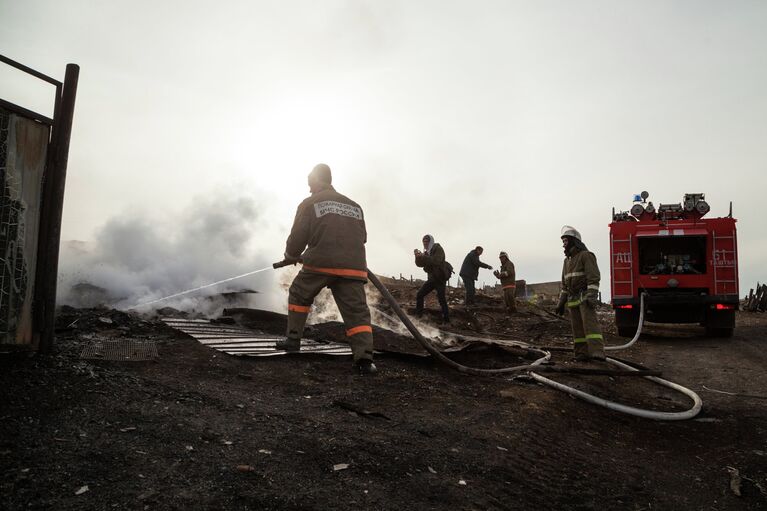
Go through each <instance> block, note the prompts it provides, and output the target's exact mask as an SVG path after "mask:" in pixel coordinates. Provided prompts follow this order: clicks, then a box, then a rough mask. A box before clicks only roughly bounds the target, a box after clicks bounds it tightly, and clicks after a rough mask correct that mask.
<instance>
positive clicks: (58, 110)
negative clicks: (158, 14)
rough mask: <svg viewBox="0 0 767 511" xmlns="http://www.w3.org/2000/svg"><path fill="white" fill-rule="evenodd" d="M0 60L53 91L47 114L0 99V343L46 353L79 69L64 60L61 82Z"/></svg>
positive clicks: (51, 329) (50, 339) (50, 333)
mask: <svg viewBox="0 0 767 511" xmlns="http://www.w3.org/2000/svg"><path fill="white" fill-rule="evenodd" d="M0 63H3V64H7V65H8V66H10V67H12V68H15V69H16V70H19V71H22V72H24V73H26V74H29V75H32V76H34V77H35V78H38V79H40V80H43V81H45V82H48V83H49V84H51V85H53V86H55V89H56V93H55V96H54V108H53V111H54V113H53V118H52V119H51V118H49V117H46V116H44V115H41V114H38V113H36V112H33V111H31V110H28V109H26V108H24V107H22V106H19V105H16V104H13V103H11V102H9V101H6V100H4V99H2V98H0V347H4V348H8V347H13V348H40V349H42V350H47V349H49V348H50V347H51V345H52V343H53V332H54V320H55V317H54V316H55V306H56V280H57V275H58V258H59V243H60V240H61V212H62V206H63V202H64V183H65V180H66V168H67V157H68V154H69V137H70V134H71V131H72V117H73V113H74V101H75V91H76V89H77V77H78V74H79V67H78V66H76V65H74V64H69V65H67V71H66V78H65V79H64V82H63V83H62V82H60V81H58V80H55V79H53V78H51V77H49V76H46V75H44V74H42V73H40V72H38V71H35V70H33V69H31V68H28V67H27V66H24V65H23V64H19V63H18V62H15V61H13V60H11V59H9V58H7V57H4V56H3V55H0Z"/></svg>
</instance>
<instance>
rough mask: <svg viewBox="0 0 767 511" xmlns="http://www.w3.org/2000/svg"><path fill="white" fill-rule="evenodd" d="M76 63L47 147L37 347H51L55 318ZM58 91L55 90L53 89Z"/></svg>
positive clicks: (59, 101) (71, 66)
mask: <svg viewBox="0 0 767 511" xmlns="http://www.w3.org/2000/svg"><path fill="white" fill-rule="evenodd" d="M79 75H80V66H78V65H77V64H67V70H66V75H65V77H64V86H63V88H62V90H61V97H60V98H58V97H57V105H56V110H58V112H56V117H55V119H54V125H53V133H52V135H51V143H50V146H49V151H50V152H51V153H52V154H50V155H49V159H48V163H49V164H50V166H49V168H48V169H46V172H45V180H44V182H43V204H42V208H41V212H40V214H41V222H40V240H39V244H40V247H39V250H38V253H39V254H40V257H38V265H37V269H38V272H37V278H36V280H37V285H36V289H35V298H36V314H35V318H36V319H37V325H36V330H37V331H38V332H40V337H39V339H40V344H39V347H40V351H41V352H43V353H47V352H50V350H51V348H52V347H53V340H54V329H55V321H56V285H57V280H58V273H59V245H60V244H61V217H62V212H63V209H64V188H65V184H66V178H67V162H68V160H69V140H70V138H71V135H72V121H73V119H74V113H75V97H76V95H77V81H78V77H79ZM57 92H58V91H57Z"/></svg>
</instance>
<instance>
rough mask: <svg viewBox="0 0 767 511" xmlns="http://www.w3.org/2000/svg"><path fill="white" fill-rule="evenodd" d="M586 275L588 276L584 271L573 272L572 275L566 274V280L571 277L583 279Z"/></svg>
mask: <svg viewBox="0 0 767 511" xmlns="http://www.w3.org/2000/svg"><path fill="white" fill-rule="evenodd" d="M584 275H586V274H585V273H584V272H582V271H574V272H571V273H565V278H566V279H569V278H570V277H582V276H584Z"/></svg>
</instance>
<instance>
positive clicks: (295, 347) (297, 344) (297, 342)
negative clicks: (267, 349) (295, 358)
mask: <svg viewBox="0 0 767 511" xmlns="http://www.w3.org/2000/svg"><path fill="white" fill-rule="evenodd" d="M274 347H275V348H277V349H278V350H282V351H287V352H288V353H296V352H298V351H301V339H294V338H292V337H286V338H284V339H281V340H279V341H277V342H276V343H274Z"/></svg>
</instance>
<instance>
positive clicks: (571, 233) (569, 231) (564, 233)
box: [559, 225, 581, 240]
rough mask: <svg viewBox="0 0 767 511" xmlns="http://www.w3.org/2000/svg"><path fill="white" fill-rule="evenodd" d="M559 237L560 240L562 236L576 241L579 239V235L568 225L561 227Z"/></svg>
mask: <svg viewBox="0 0 767 511" xmlns="http://www.w3.org/2000/svg"><path fill="white" fill-rule="evenodd" d="M559 236H560V238H561V237H562V236H572V237H573V238H575V239H577V240H580V239H581V233H579V232H578V231H577V230H575V227H571V226H569V225H565V226H564V227H562V234H560V235H559Z"/></svg>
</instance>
